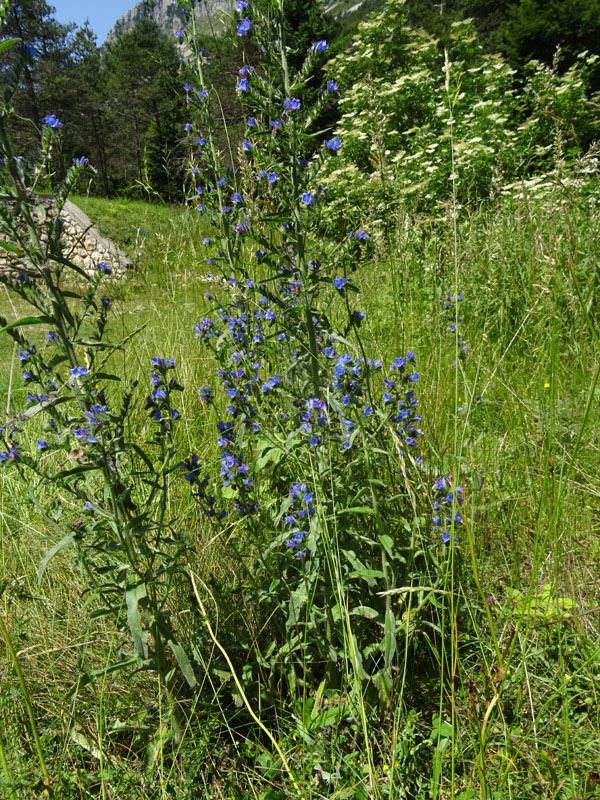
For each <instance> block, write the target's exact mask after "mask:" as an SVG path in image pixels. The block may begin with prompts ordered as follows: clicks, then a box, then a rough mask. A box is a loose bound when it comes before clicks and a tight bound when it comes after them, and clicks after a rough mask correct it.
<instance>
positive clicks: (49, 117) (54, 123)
mask: <svg viewBox="0 0 600 800" xmlns="http://www.w3.org/2000/svg"><path fill="white" fill-rule="evenodd" d="M44 125H47V126H48V127H49V128H54V129H55V130H60V128H62V126H63V125H62V122H61V121H60V120H59V119H57V118H56V117H55V116H54V114H46V116H45V117H44Z"/></svg>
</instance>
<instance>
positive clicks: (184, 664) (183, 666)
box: [168, 639, 198, 689]
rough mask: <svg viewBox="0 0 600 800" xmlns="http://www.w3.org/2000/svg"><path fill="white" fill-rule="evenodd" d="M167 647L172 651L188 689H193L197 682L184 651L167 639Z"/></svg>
mask: <svg viewBox="0 0 600 800" xmlns="http://www.w3.org/2000/svg"><path fill="white" fill-rule="evenodd" d="M168 645H169V647H170V648H171V650H172V651H173V655H174V656H175V658H176V659H177V663H178V664H179V669H180V670H181V672H182V673H183V677H184V678H185V679H186V681H187V682H188V684H189V685H190V687H191V688H192V689H195V688H196V686H197V685H198V681H197V680H196V676H195V675H194V670H193V669H192V665H191V664H190V660H189V658H188V657H187V654H186V652H185V650H184V649H183V647H182V646H181V645H180V644H177V642H174V641H173V640H172V639H169V642H168Z"/></svg>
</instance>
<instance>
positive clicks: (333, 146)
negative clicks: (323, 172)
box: [325, 136, 342, 151]
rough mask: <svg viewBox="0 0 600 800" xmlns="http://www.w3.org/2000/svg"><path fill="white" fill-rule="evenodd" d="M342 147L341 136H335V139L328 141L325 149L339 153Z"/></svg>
mask: <svg viewBox="0 0 600 800" xmlns="http://www.w3.org/2000/svg"><path fill="white" fill-rule="evenodd" d="M341 146H342V142H341V141H340V137H339V136H334V138H333V139H328V140H327V141H326V142H325V149H326V150H332V151H337V150H339V149H340V147H341Z"/></svg>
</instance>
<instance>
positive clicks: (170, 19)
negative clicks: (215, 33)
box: [106, 0, 233, 42]
mask: <svg viewBox="0 0 600 800" xmlns="http://www.w3.org/2000/svg"><path fill="white" fill-rule="evenodd" d="M232 8H233V0H196V19H197V20H198V23H199V28H200V29H203V28H205V27H206V26H207V23H208V21H209V20H210V19H212V20H213V21H214V22H215V23H217V27H218V20H219V17H220V15H221V14H222V13H223V12H224V11H225V12H226V11H231V9H232ZM142 19H151V20H153V21H154V22H155V23H156V24H157V25H158V27H159V28H160V29H161V30H163V31H164V32H165V33H167V34H169V35H171V36H172V35H174V34H175V31H178V30H181V28H182V27H183V21H184V11H183V9H182V8H179V6H178V5H177V4H176V3H174V2H173V0H143V1H142V2H141V3H137V5H135V6H133V8H130V9H129V11H128V12H127V13H126V14H124V15H123V16H122V17H120V18H119V19H118V20H117V21H116V22H115V24H114V25H113V27H112V28H111V29H110V31H109V32H108V36H107V37H106V41H107V42H112V41H114V39H117V38H118V37H119V36H121V34H122V33H125V32H127V31H130V30H131V29H132V28H133V27H134V26H135V24H136V22H139V21H140V20H142Z"/></svg>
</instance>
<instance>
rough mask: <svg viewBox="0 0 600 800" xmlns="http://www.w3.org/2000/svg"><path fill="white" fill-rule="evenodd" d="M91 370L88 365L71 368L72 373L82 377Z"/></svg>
mask: <svg viewBox="0 0 600 800" xmlns="http://www.w3.org/2000/svg"><path fill="white" fill-rule="evenodd" d="M89 374H90V371H89V369H88V368H87V367H73V368H72V369H71V375H72V376H73V377H74V378H82V377H83V376H84V375H89Z"/></svg>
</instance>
